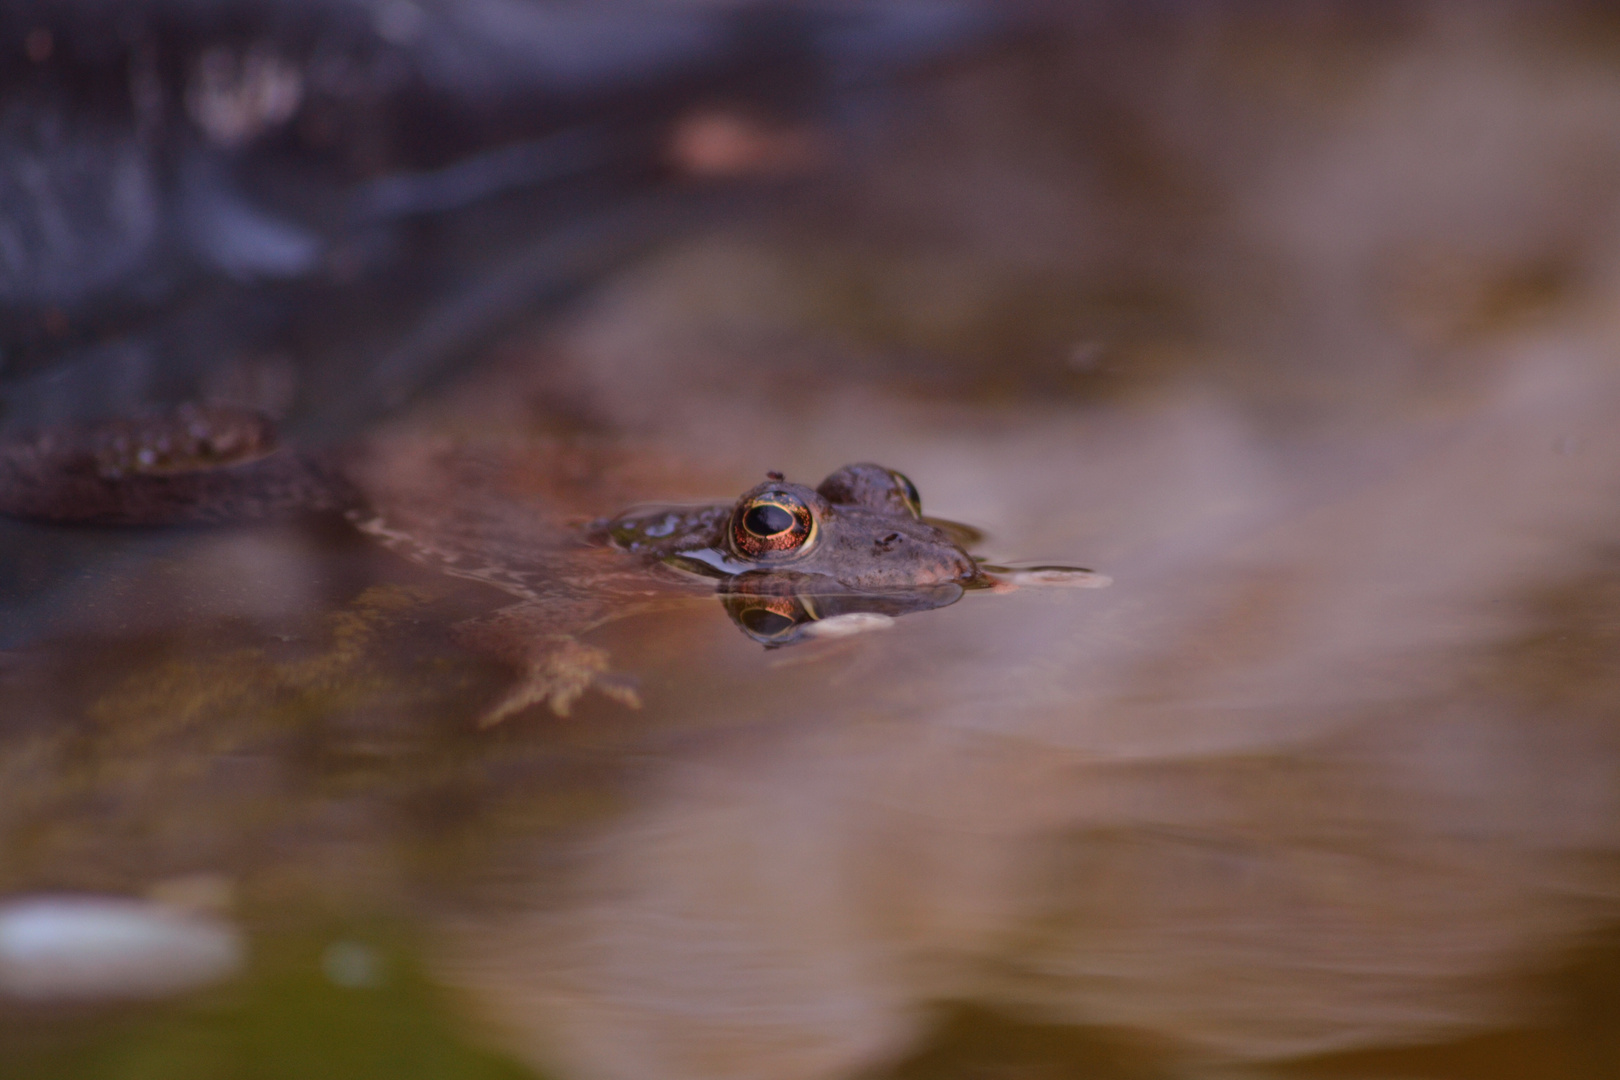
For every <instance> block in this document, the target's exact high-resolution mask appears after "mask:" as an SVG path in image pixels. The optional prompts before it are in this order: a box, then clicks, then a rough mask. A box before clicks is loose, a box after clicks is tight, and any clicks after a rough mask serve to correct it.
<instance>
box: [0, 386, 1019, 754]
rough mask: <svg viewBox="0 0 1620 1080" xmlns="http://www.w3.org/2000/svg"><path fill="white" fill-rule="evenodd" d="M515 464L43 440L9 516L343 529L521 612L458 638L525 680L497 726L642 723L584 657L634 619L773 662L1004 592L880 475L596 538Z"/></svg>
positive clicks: (686, 512)
mask: <svg viewBox="0 0 1620 1080" xmlns="http://www.w3.org/2000/svg"><path fill="white" fill-rule="evenodd" d="M514 468H515V466H514V463H513V461H512V460H510V458H509V457H504V456H503V455H501V454H499V453H479V452H478V451H477V450H476V449H469V448H467V447H462V446H433V445H427V444H416V445H413V446H406V447H403V448H402V447H401V446H400V445H399V444H395V445H394V446H393V447H392V448H391V449H390V450H389V451H388V452H372V453H370V454H369V455H368V454H365V453H360V454H355V453H351V454H349V455H347V456H346V457H338V456H334V455H331V454H326V455H322V454H313V453H308V452H298V451H294V450H290V449H287V448H284V447H280V446H278V445H277V444H276V441H275V436H274V428H273V425H271V424H269V422H268V421H266V420H265V419H264V418H262V417H260V416H258V415H256V414H254V413H252V412H250V411H247V410H241V409H232V408H228V407H203V406H187V407H184V408H182V409H180V410H177V411H175V412H174V413H172V414H168V415H163V416H157V417H150V418H145V419H138V420H117V421H110V422H107V423H103V424H99V425H92V426H90V427H86V428H77V429H56V430H52V431H46V432H42V433H36V434H34V435H30V436H27V437H24V438H20V439H15V440H12V441H11V442H9V443H6V444H3V445H0V513H5V514H8V515H11V516H18V517H25V518H32V519H35V520H46V521H52V522H57V523H83V524H101V525H125V526H132V525H148V526H151V525H197V524H209V523H215V522H223V521H252V520H264V519H267V518H274V517H280V516H286V515H289V514H295V513H311V512H320V513H334V512H335V513H341V514H342V515H343V516H344V517H346V518H347V519H348V520H349V521H350V523H351V524H353V525H354V526H355V527H356V528H358V529H359V530H360V531H361V532H362V533H364V534H366V535H368V536H371V537H373V538H374V539H376V540H378V541H379V542H381V543H382V544H383V545H384V546H386V547H388V548H390V549H391V550H394V551H396V552H398V553H399V554H401V555H403V556H404V557H406V558H408V559H410V560H412V561H414V562H417V563H420V564H424V565H429V566H432V567H434V568H436V569H437V570H439V571H440V572H442V573H445V574H447V575H449V576H452V577H458V578H463V579H467V580H474V581H478V582H481V583H482V584H485V585H488V586H493V587H494V588H496V589H498V590H500V591H501V592H503V593H505V594H506V595H507V597H508V598H509V599H510V600H512V601H514V602H512V603H509V604H508V605H507V606H505V607H502V608H500V609H498V610H496V611H494V612H493V613H491V614H489V615H487V616H483V617H480V618H477V619H474V620H469V621H467V622H465V623H460V624H456V625H455V626H453V627H452V628H451V632H452V636H453V637H455V638H456V639H457V640H458V641H460V642H462V643H464V644H466V645H469V646H471V647H473V648H475V649H478V650H479V651H482V652H485V653H488V654H491V655H493V656H495V657H497V658H498V659H501V660H503V661H505V662H506V663H508V664H509V665H510V666H511V667H512V668H514V669H515V670H516V674H517V677H516V679H515V680H514V682H513V683H512V685H511V686H510V687H509V688H508V689H507V690H506V691H505V692H504V694H503V696H502V697H501V698H500V699H499V700H497V701H496V702H494V703H493V704H492V705H491V706H489V707H488V708H487V709H486V710H485V711H484V713H483V715H482V717H481V720H480V722H481V723H482V724H483V725H485V726H487V725H490V724H494V723H498V722H500V721H502V720H504V719H506V718H508V717H510V716H513V715H515V714H517V713H520V712H523V711H525V710H528V709H529V708H531V707H534V706H538V705H542V704H543V705H545V706H546V707H548V708H549V709H550V711H551V712H553V713H554V714H556V715H558V716H566V715H568V714H569V712H570V709H571V707H572V706H573V705H574V703H575V702H577V701H578V700H579V698H580V697H581V696H582V695H583V694H585V693H587V692H590V691H597V692H599V693H601V694H603V695H605V696H607V697H608V698H610V699H613V700H616V701H618V702H620V703H621V704H624V705H627V706H631V707H636V706H639V704H640V695H639V691H638V690H637V689H636V687H635V684H634V682H633V680H631V679H629V678H627V677H626V676H624V675H622V674H621V673H618V672H616V671H614V670H613V669H612V666H611V663H610V658H609V657H608V655H607V653H606V652H605V651H604V650H602V649H600V648H599V647H597V646H594V645H591V644H588V643H586V642H584V641H583V640H582V637H583V635H585V634H586V633H588V632H589V631H591V630H593V629H595V628H597V627H599V626H601V625H603V624H605V623H607V622H609V621H612V620H615V619H618V618H623V617H626V616H628V615H632V614H636V613H638V612H646V611H649V610H654V609H657V608H658V607H660V606H664V605H667V604H669V603H673V602H679V600H680V599H681V598H682V597H687V596H691V595H693V594H700V593H703V592H709V593H716V594H718V595H719V596H720V598H721V601H722V605H723V606H724V608H725V610H726V612H727V614H728V615H729V616H730V618H731V619H732V621H733V623H734V624H735V625H736V626H737V627H738V629H739V630H741V631H742V632H743V633H744V634H745V635H747V636H748V637H750V638H752V639H753V640H754V641H756V642H758V643H760V644H762V645H763V646H765V647H766V648H768V649H774V648H782V647H785V646H788V645H795V644H800V643H803V642H806V641H810V640H813V639H816V638H825V637H832V636H842V635H845V634H848V633H853V632H859V631H862V630H866V629H871V628H877V627H883V626H887V625H888V624H889V623H890V622H892V620H893V619H894V618H896V617H898V616H901V615H906V614H911V613H913V612H917V611H923V610H930V609H934V608H939V607H944V606H947V605H949V604H952V603H955V602H956V601H957V600H958V599H960V598H961V597H962V596H963V595H964V593H965V592H967V591H969V590H973V589H985V588H995V587H997V586H998V585H999V584H1000V581H999V579H997V578H996V577H993V576H992V575H991V573H990V572H989V570H988V569H987V566H988V564H985V563H983V562H981V561H980V560H979V559H977V558H975V557H974V556H973V555H972V554H970V553H969V548H970V547H971V546H972V545H973V544H974V543H975V542H976V541H977V540H978V539H979V534H978V533H977V532H976V531H975V530H973V529H971V528H969V527H967V526H963V525H960V524H957V523H953V522H949V521H945V520H943V519H937V518H930V517H926V516H925V515H924V514H923V511H922V499H921V496H920V494H919V492H918V490H917V486H916V485H915V484H914V483H913V482H912V481H911V480H910V478H909V477H907V476H906V475H905V474H904V473H902V472H900V471H899V470H897V469H893V468H890V467H888V466H884V465H880V464H877V463H875V462H857V463H854V464H849V465H844V466H842V467H840V468H838V469H835V470H834V471H833V472H831V473H829V474H828V475H827V476H826V477H825V478H824V479H823V480H822V481H821V482H820V483H819V484H817V485H816V486H814V487H811V486H809V485H807V484H802V483H795V482H791V481H789V480H787V479H786V477H785V476H784V475H783V474H782V473H781V472H778V471H771V472H768V473H767V474H766V477H765V480H764V481H763V482H761V483H759V484H756V485H755V486H753V487H751V488H749V489H748V490H747V491H745V492H743V493H742V494H741V495H740V496H738V497H736V498H735V499H732V500H729V501H722V502H711V503H704V504H698V505H689V504H651V505H646V504H644V505H639V506H634V507H631V508H630V509H628V510H625V511H622V512H621V513H618V514H616V515H613V516H610V517H600V518H594V519H589V520H586V521H584V522H581V523H578V524H568V523H564V522H561V521H560V520H559V515H558V514H557V513H556V512H555V508H554V507H548V506H547V505H545V504H544V503H543V502H536V501H535V500H534V499H533V498H529V497H525V495H524V494H523V493H522V492H520V491H516V490H515V489H514V488H513V486H512V484H511V482H510V478H511V475H512V473H513V471H514Z"/></svg>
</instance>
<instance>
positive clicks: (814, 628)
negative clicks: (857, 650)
mask: <svg viewBox="0 0 1620 1080" xmlns="http://www.w3.org/2000/svg"><path fill="white" fill-rule="evenodd" d="M893 625H894V618H893V617H892V616H889V615H879V614H878V613H877V612H875V611H852V612H850V613H849V614H847V615H834V616H832V617H831V618H828V619H822V620H821V621H820V622H814V623H811V624H810V625H809V626H806V627H805V628H804V632H805V634H806V635H807V636H809V637H818V638H840V637H850V636H852V635H855V634H865V633H867V632H869V631H872V630H887V629H888V628H889V627H891V626H893Z"/></svg>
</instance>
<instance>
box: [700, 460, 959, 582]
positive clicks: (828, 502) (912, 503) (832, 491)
mask: <svg viewBox="0 0 1620 1080" xmlns="http://www.w3.org/2000/svg"><path fill="white" fill-rule="evenodd" d="M722 543H723V544H724V545H725V547H726V549H727V551H728V553H729V555H730V556H731V558H732V559H733V560H735V561H736V562H737V563H741V564H745V565H747V566H748V567H750V568H751V569H754V570H763V571H786V572H792V573H794V574H818V575H822V576H825V577H828V578H832V579H834V580H836V581H838V582H839V583H840V584H842V585H844V586H847V587H848V588H851V589H862V590H865V589H877V590H884V589H917V588H926V587H931V586H936V585H947V584H956V585H967V584H972V583H976V582H977V581H978V580H979V578H980V574H979V569H978V566H977V564H975V563H974V561H973V559H972V557H970V556H969V555H968V554H967V552H965V551H963V550H962V548H961V547H960V546H959V545H958V544H957V543H956V542H955V541H954V540H953V539H952V538H951V537H950V536H949V535H948V534H947V533H946V532H945V531H944V530H943V529H941V528H939V527H938V526H936V525H934V524H931V523H930V522H928V521H925V520H924V519H923V517H922V505H921V500H920V499H919V498H918V495H917V488H916V485H914V484H912V482H911V481H910V480H908V479H907V478H906V477H905V475H904V474H902V473H898V472H896V471H894V470H893V469H887V468H884V467H883V466H881V465H873V464H869V463H863V464H858V465H846V466H844V467H843V468H842V469H839V470H838V471H837V472H835V473H833V474H832V475H830V476H828V477H827V478H826V479H825V480H823V481H822V482H821V485H820V486H819V487H816V488H810V487H806V486H805V485H803V484H792V483H788V482H787V481H785V480H783V479H782V478H781V477H780V476H779V475H777V474H772V476H771V479H769V480H767V481H766V482H765V483H763V484H760V485H759V486H758V487H756V488H753V489H752V490H750V491H748V492H745V493H744V494H743V496H742V497H741V498H740V499H738V500H737V502H736V503H735V505H733V507H732V510H731V516H730V518H729V520H728V522H727V524H726V527H725V532H724V536H723V539H722Z"/></svg>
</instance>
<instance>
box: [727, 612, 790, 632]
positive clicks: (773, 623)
mask: <svg viewBox="0 0 1620 1080" xmlns="http://www.w3.org/2000/svg"><path fill="white" fill-rule="evenodd" d="M737 618H739V619H741V620H742V624H743V626H745V627H747V628H748V629H749V630H751V631H753V632H754V633H756V634H758V635H759V636H760V637H775V636H776V635H777V634H780V633H782V632H783V631H786V630H791V629H793V627H794V626H795V625H796V624H795V623H794V621H793V620H792V619H791V618H789V617H788V616H786V615H783V614H782V613H781V612H780V611H772V610H771V609H770V608H763V607H760V608H749V609H748V610H747V611H744V612H742V613H740V614H739V615H738V616H737Z"/></svg>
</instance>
